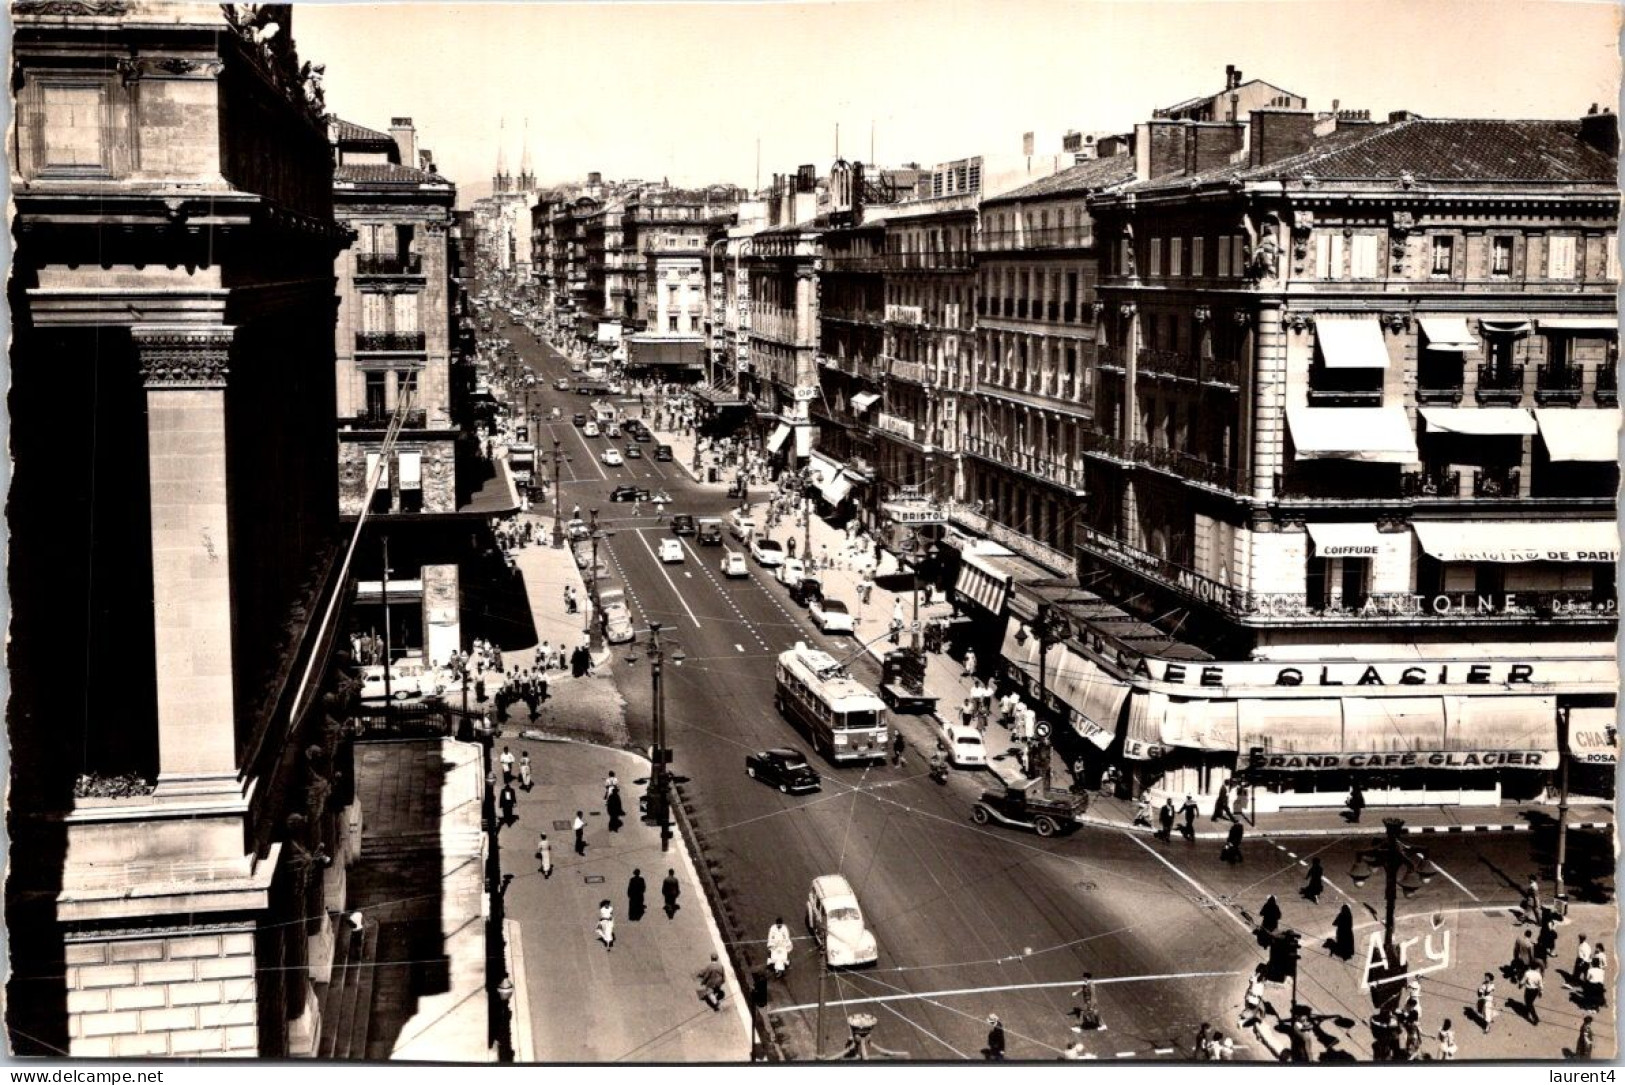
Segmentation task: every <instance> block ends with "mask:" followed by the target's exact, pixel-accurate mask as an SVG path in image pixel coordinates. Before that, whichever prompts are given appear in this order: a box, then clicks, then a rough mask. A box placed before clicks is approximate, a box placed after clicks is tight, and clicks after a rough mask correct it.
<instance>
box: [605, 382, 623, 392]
mask: <svg viewBox="0 0 1625 1085" xmlns="http://www.w3.org/2000/svg"><path fill="white" fill-rule="evenodd" d="M608 391H609V394H610V395H612V396H624V395H625V394H626V386H625V385H623V384H622V383H621V382H620V381H610V382H609V389H608Z"/></svg>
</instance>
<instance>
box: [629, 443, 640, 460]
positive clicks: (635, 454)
mask: <svg viewBox="0 0 1625 1085" xmlns="http://www.w3.org/2000/svg"><path fill="white" fill-rule="evenodd" d="M626 458H627V459H629V460H641V459H643V449H641V448H639V447H638V446H637V445H636V444H629V445H627V446H626Z"/></svg>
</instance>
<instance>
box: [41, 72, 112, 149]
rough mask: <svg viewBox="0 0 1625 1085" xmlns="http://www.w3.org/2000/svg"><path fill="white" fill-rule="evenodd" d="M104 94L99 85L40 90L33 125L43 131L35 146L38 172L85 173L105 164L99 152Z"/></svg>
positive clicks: (50, 87)
mask: <svg viewBox="0 0 1625 1085" xmlns="http://www.w3.org/2000/svg"><path fill="white" fill-rule="evenodd" d="M105 90H106V88H105V87H102V86H100V85H97V86H61V85H56V86H52V85H50V84H46V85H45V86H44V87H42V88H41V90H40V115H39V116H38V118H37V122H36V123H38V124H39V125H40V127H41V128H42V129H43V131H42V132H41V134H40V136H38V137H36V139H39V143H37V144H36V146H35V152H36V155H37V158H36V162H37V163H38V165H39V166H40V167H41V168H43V169H47V170H50V169H67V170H85V169H96V168H98V167H102V166H105V165H106V164H107V163H106V161H105V160H104V157H103V152H102V110H103V108H104V103H103V101H102V97H103V94H104V93H105ZM41 137H43V138H41ZM41 144H43V145H41Z"/></svg>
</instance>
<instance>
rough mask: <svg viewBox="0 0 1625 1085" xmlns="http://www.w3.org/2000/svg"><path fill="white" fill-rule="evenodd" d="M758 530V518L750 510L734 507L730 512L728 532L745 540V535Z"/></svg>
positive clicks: (740, 539)
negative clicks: (745, 510) (742, 510)
mask: <svg viewBox="0 0 1625 1085" xmlns="http://www.w3.org/2000/svg"><path fill="white" fill-rule="evenodd" d="M755 531H756V519H755V518H754V517H753V516H751V514H750V513H748V512H740V511H739V510H738V509H734V510H733V511H732V512H730V513H729V514H728V534H730V535H732V536H733V537H734V538H736V539H738V540H739V541H741V542H743V541H744V540H745V536H747V535H751V534H754V533H755Z"/></svg>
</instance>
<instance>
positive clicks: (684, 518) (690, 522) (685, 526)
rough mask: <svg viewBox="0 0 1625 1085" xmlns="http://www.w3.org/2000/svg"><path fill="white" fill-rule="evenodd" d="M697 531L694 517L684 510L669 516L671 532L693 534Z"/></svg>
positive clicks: (674, 533)
mask: <svg viewBox="0 0 1625 1085" xmlns="http://www.w3.org/2000/svg"><path fill="white" fill-rule="evenodd" d="M698 531H699V528H698V527H697V526H695V523H694V517H692V516H690V515H689V514H688V513H686V512H680V513H678V514H677V515H676V516H673V517H672V518H671V533H672V534H673V535H693V534H695V533H696V532H698Z"/></svg>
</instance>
